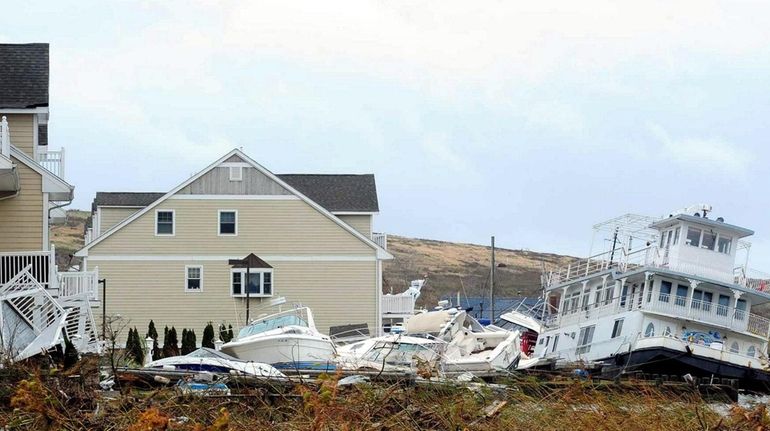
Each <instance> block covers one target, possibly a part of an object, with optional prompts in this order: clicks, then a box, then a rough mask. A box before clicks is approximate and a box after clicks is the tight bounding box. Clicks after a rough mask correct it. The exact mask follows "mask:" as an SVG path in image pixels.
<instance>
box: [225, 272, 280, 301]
mask: <svg viewBox="0 0 770 431" xmlns="http://www.w3.org/2000/svg"><path fill="white" fill-rule="evenodd" d="M231 274H232V277H231V279H230V280H231V292H232V296H246V289H245V287H244V281H245V280H246V268H237V269H233V270H232V272H231ZM248 286H249V296H272V294H273V273H272V270H270V269H259V270H255V269H252V270H251V272H250V274H249V282H248Z"/></svg>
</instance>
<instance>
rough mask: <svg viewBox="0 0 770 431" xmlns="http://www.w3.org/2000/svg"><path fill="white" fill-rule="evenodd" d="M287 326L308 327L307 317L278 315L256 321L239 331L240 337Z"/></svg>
mask: <svg viewBox="0 0 770 431" xmlns="http://www.w3.org/2000/svg"><path fill="white" fill-rule="evenodd" d="M286 326H302V327H305V328H307V327H308V324H307V322H306V321H305V319H303V318H301V317H300V316H297V315H295V314H290V315H285V316H276V317H274V318H271V319H265V320H260V321H257V322H254V323H252V324H251V325H248V326H246V327H245V328H243V329H241V331H240V332H238V338H242V337H248V336H250V335H255V334H261V333H262V332H266V331H270V330H273V329H278V328H284V327H286Z"/></svg>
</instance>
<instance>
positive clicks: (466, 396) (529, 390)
mask: <svg viewBox="0 0 770 431" xmlns="http://www.w3.org/2000/svg"><path fill="white" fill-rule="evenodd" d="M3 377H5V378H4V379H3V380H2V381H0V392H2V393H6V394H10V397H2V399H1V400H0V403H2V404H0V425H1V426H3V427H5V428H6V429H9V430H11V429H34V430H47V429H48V430H59V429H65V430H75V429H90V430H131V431H151V430H197V431H203V430H212V431H221V430H268V429H270V430H287V431H292V430H318V431H321V430H406V431H411V430H426V429H429V430H484V431H490V430H491V431H494V430H506V431H508V430H528V431H531V430H570V431H579V430H622V431H633V430H676V431H683V430H763V429H770V420H769V419H768V414H767V411H766V409H765V406H764V405H758V406H756V407H753V408H751V409H744V408H741V407H739V406H737V405H735V406H731V407H729V408H727V409H725V411H727V413H726V414H721V415H720V414H718V413H717V412H716V411H715V409H713V408H712V406H711V405H709V404H708V403H706V402H705V401H704V400H703V399H702V398H701V397H700V396H699V395H698V393H697V392H695V391H684V392H677V393H674V392H671V391H667V390H665V389H664V388H659V387H655V386H652V385H650V386H639V387H636V388H634V389H629V387H627V386H617V387H613V386H612V385H604V386H598V385H595V384H592V383H591V382H587V381H566V382H562V383H563V384H562V385H560V386H556V387H554V385H547V384H544V383H543V382H541V381H539V380H537V379H533V378H516V379H512V381H511V382H509V384H507V385H505V386H495V385H483V384H471V385H464V386H462V385H458V384H447V383H433V384H418V385H407V384H404V383H391V384H385V383H374V384H363V385H356V386H338V385H337V381H338V376H323V377H321V378H319V379H318V380H316V381H315V382H313V383H309V384H307V383H306V384H297V385H295V386H294V387H293V388H285V387H270V386H263V387H259V388H254V387H240V386H237V385H232V386H233V387H232V389H233V393H234V395H233V396H231V397H227V396H221V397H195V396H180V395H179V394H177V393H176V392H175V391H174V390H173V389H172V388H161V389H154V390H140V389H131V388H129V387H125V388H124V389H123V392H122V393H121V394H119V395H118V396H112V397H107V396H105V395H104V394H98V393H97V391H95V389H94V388H93V387H89V386H88V385H84V384H83V382H84V381H85V380H84V379H76V378H73V376H66V375H64V374H58V375H57V374H54V375H52V374H45V375H42V374H41V373H40V372H38V371H35V372H32V371H29V370H25V371H19V370H16V371H15V372H9V371H6V372H5V374H4V375H3ZM91 386H93V385H91ZM503 401H504V402H505V404H504V405H503V406H502V407H501V408H499V409H497V410H495V411H494V412H493V413H492V414H491V415H489V416H487V414H488V413H486V412H489V410H485V409H487V408H488V407H489V406H491V405H493V403H498V405H499V404H500V403H501V402H503Z"/></svg>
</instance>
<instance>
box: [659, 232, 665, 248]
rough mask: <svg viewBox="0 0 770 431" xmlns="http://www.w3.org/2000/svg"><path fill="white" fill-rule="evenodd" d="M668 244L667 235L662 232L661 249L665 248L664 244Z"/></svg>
mask: <svg viewBox="0 0 770 431" xmlns="http://www.w3.org/2000/svg"><path fill="white" fill-rule="evenodd" d="M665 242H666V233H665V232H662V233H661V234H660V248H663V244H665Z"/></svg>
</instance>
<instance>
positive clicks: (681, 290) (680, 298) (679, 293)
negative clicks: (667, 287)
mask: <svg viewBox="0 0 770 431" xmlns="http://www.w3.org/2000/svg"><path fill="white" fill-rule="evenodd" d="M687 290H688V288H687V286H682V285H681V284H677V285H676V301H674V303H675V304H676V305H679V306H681V307H684V304H685V303H687Z"/></svg>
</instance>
